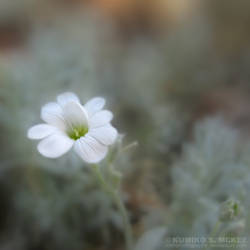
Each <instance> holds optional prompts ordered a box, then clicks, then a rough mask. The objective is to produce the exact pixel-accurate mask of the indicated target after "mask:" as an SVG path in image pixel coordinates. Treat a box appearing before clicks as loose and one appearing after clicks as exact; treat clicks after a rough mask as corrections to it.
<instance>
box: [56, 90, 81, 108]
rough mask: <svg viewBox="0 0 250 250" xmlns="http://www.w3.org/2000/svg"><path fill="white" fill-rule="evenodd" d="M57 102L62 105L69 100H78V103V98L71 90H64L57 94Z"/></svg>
mask: <svg viewBox="0 0 250 250" xmlns="http://www.w3.org/2000/svg"><path fill="white" fill-rule="evenodd" d="M57 102H58V103H59V104H60V105H61V106H62V107H63V106H64V105H66V104H67V103H69V102H78V103H80V100H79V98H78V97H77V95H76V94H74V93H72V92H65V93H63V94H61V95H59V96H57Z"/></svg>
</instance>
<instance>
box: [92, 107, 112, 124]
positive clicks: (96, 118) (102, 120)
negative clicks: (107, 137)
mask: <svg viewBox="0 0 250 250" xmlns="http://www.w3.org/2000/svg"><path fill="white" fill-rule="evenodd" d="M112 119H113V114H112V113H111V112H110V111H108V110H102V111H99V112H97V113H95V114H94V115H93V116H92V117H91V118H90V121H89V126H90V127H92V128H96V127H101V126H104V125H106V124H108V123H110V121H111V120H112Z"/></svg>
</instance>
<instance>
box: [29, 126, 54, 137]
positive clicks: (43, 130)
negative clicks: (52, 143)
mask: <svg viewBox="0 0 250 250" xmlns="http://www.w3.org/2000/svg"><path fill="white" fill-rule="evenodd" d="M56 130H57V128H56V127H54V126H51V125H48V124H38V125H35V126H33V127H31V128H30V129H29V130H28V133H27V136H28V138H30V139H43V138H45V137H46V136H49V135H51V134H52V133H54V132H55V131H56Z"/></svg>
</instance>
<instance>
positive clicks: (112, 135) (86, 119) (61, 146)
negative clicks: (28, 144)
mask: <svg viewBox="0 0 250 250" xmlns="http://www.w3.org/2000/svg"><path fill="white" fill-rule="evenodd" d="M104 105H105V100H104V99H103V98H101V97H95V98H93V99H91V100H90V101H88V102H87V103H86V104H85V105H82V104H81V103H80V100H79V98H78V97H77V96H76V95H75V94H74V93H70V92H66V93H63V94H61V95H59V96H58V97H57V102H50V103H48V104H46V105H44V106H43V107H42V109H41V118H42V119H43V120H44V121H45V122H46V123H44V124H38V125H35V126H34V127H31V128H30V129H29V130H28V134H27V136H28V138H30V139H42V141H41V142H40V143H39V144H38V146H37V149H38V151H39V152H40V153H41V154H42V155H43V156H45V157H48V158H57V157H60V156H62V155H63V154H65V153H66V152H68V151H69V150H70V149H71V148H72V147H73V148H74V149H75V151H76V153H77V154H78V155H79V156H80V157H81V158H82V159H83V160H84V161H86V162H88V163H97V162H99V161H101V160H102V159H103V158H104V157H105V156H106V154H107V152H108V146H109V145H111V144H113V143H114V142H115V140H116V137H117V130H116V129H115V128H114V127H112V125H111V124H110V122H111V120H112V118H113V114H112V113H111V112H110V111H108V110H102V109H103V107H104Z"/></svg>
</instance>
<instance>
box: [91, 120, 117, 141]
mask: <svg viewBox="0 0 250 250" xmlns="http://www.w3.org/2000/svg"><path fill="white" fill-rule="evenodd" d="M117 134H118V133H117V130H116V129H115V128H114V127H112V126H111V124H108V125H106V126H103V127H99V128H93V129H91V130H90V131H89V135H90V136H92V137H94V138H95V139H96V140H98V141H99V142H101V143H102V144H104V145H111V144H113V143H114V142H115V140H116V138H117Z"/></svg>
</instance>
